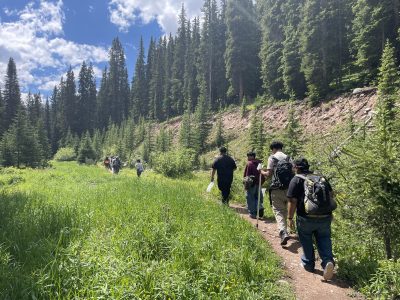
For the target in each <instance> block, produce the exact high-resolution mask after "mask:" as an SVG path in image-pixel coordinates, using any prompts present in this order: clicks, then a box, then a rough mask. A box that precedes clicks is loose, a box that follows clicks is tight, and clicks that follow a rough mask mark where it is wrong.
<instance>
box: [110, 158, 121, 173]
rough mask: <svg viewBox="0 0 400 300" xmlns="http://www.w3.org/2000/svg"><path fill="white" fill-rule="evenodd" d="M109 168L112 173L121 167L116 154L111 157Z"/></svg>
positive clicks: (117, 171)
mask: <svg viewBox="0 0 400 300" xmlns="http://www.w3.org/2000/svg"><path fill="white" fill-rule="evenodd" d="M111 169H112V173H113V174H118V173H119V170H120V169H121V161H120V159H119V157H118V156H115V157H114V156H112V157H111Z"/></svg>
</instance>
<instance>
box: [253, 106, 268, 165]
mask: <svg viewBox="0 0 400 300" xmlns="http://www.w3.org/2000/svg"><path fill="white" fill-rule="evenodd" d="M249 136H250V147H251V149H252V150H253V151H255V152H256V154H257V157H259V158H260V159H263V157H264V145H265V141H266V136H265V131H264V123H263V121H262V118H261V117H260V116H259V115H258V112H255V113H254V115H253V117H252V120H251V124H250V132H249Z"/></svg>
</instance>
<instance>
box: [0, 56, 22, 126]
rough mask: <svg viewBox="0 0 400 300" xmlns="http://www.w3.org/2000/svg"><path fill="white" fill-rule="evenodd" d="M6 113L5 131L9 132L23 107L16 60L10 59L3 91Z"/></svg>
mask: <svg viewBox="0 0 400 300" xmlns="http://www.w3.org/2000/svg"><path fill="white" fill-rule="evenodd" d="M3 101H4V106H5V111H4V115H3V116H4V130H7V129H8V128H9V127H10V126H11V123H12V122H13V120H14V118H15V116H16V115H17V111H18V109H19V107H20V105H21V92H20V89H19V83H18V77H17V67H16V65H15V62H14V59H13V58H10V59H9V61H8V65H7V73H6V77H5V83H4V89H3Z"/></svg>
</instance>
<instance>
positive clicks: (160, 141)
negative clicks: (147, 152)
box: [156, 127, 171, 153]
mask: <svg viewBox="0 0 400 300" xmlns="http://www.w3.org/2000/svg"><path fill="white" fill-rule="evenodd" d="M170 149H171V140H170V136H169V133H168V132H167V131H166V130H165V128H164V127H161V129H160V132H159V133H158V136H157V139H156V151H158V152H161V153H164V152H168V151H169V150H170Z"/></svg>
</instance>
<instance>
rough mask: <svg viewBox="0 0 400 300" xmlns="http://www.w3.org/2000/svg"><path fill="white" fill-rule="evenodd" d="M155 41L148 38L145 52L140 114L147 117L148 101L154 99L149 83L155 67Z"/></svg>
mask: <svg viewBox="0 0 400 300" xmlns="http://www.w3.org/2000/svg"><path fill="white" fill-rule="evenodd" d="M156 67H157V66H156V42H155V41H154V40H153V37H151V39H150V45H149V50H148V52H147V63H146V81H145V84H146V96H145V99H144V100H143V106H142V115H143V117H145V118H147V117H149V110H150V105H151V104H150V102H151V101H152V100H153V99H154V91H153V90H151V84H152V81H153V77H154V70H155V68H156Z"/></svg>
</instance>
